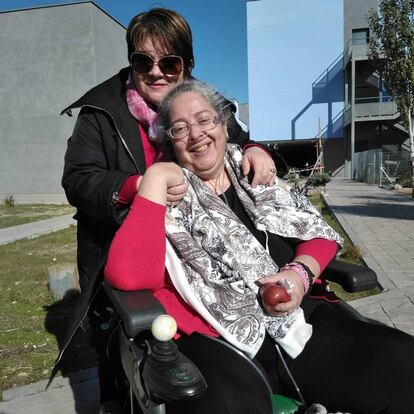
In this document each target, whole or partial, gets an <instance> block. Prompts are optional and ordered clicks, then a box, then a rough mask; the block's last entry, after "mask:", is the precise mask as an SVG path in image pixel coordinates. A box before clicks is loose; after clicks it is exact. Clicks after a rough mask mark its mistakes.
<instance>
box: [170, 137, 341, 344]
mask: <svg viewBox="0 0 414 414" xmlns="http://www.w3.org/2000/svg"><path fill="white" fill-rule="evenodd" d="M241 159H242V153H241V151H240V149H239V147H237V146H235V145H233V144H228V147H227V151H226V159H225V167H226V169H227V172H228V173H229V176H230V180H231V182H232V185H233V186H234V188H235V190H236V192H237V195H238V197H239V198H240V201H241V203H242V205H243V207H244V209H245V210H246V212H247V214H248V216H249V218H250V219H251V220H252V222H253V224H254V225H255V227H256V228H257V229H259V230H263V231H268V232H271V233H275V234H277V235H280V236H282V237H289V238H294V239H299V240H310V239H313V238H317V237H318V238H326V239H329V240H335V241H337V242H338V243H339V244H341V243H342V240H341V238H340V236H339V235H338V234H337V233H336V232H335V231H334V230H333V229H332V228H331V227H329V226H328V225H327V224H326V223H325V221H324V220H323V218H322V217H321V215H320V213H319V212H318V211H317V210H316V209H315V208H314V207H313V206H312V205H311V204H310V202H309V201H308V200H307V198H306V197H304V196H303V195H301V194H299V193H297V192H295V191H294V190H293V189H291V188H290V187H289V186H287V185H286V184H285V183H283V182H281V181H279V180H278V181H277V182H276V183H275V185H273V186H269V187H266V186H258V187H256V188H252V187H251V186H250V185H249V183H248V181H247V179H246V178H244V177H242V174H241ZM183 171H184V174H185V176H186V178H187V180H188V182H189V184H190V187H189V190H188V192H187V194H186V196H185V197H184V199H183V200H182V201H181V202H180V203H179V204H178V206H176V207H172V208H169V210H168V212H167V216H166V231H167V237H168V239H169V241H170V243H171V244H172V245H173V246H174V249H175V251H176V253H177V255H178V257H179V258H180V260H181V263H182V266H183V267H184V270H185V275H186V277H187V279H188V283H189V285H190V286H191V289H192V290H193V292H194V293H195V294H196V296H197V297H198V299H199V300H200V301H201V302H202V304H203V305H204V307H205V308H207V309H208V311H209V313H210V314H211V315H212V316H213V317H214V319H215V320H217V321H218V322H219V323H220V325H221V326H222V327H224V328H225V329H226V330H227V332H229V333H230V334H231V335H233V336H234V337H235V338H236V339H237V341H239V342H241V343H243V344H245V345H247V346H248V347H250V348H251V349H253V350H255V351H257V350H258V349H259V348H260V346H261V344H262V342H263V339H264V335H265V331H266V330H267V331H268V332H269V334H270V335H271V336H272V337H273V338H274V339H275V340H276V341H278V340H279V339H281V338H284V337H285V335H286V333H287V332H288V330H289V329H290V327H291V325H292V324H293V323H294V321H295V319H296V318H297V315H298V313H301V312H302V310H301V309H300V308H299V309H295V310H294V311H291V312H289V313H288V314H287V315H285V316H284V317H278V318H276V317H272V316H269V315H267V314H265V313H264V312H263V310H262V308H261V306H260V304H259V301H258V300H257V293H258V285H257V284H256V281H257V279H259V278H261V277H263V276H268V275H271V274H274V273H277V271H278V266H277V265H276V263H275V262H274V261H273V260H272V258H271V257H270V255H269V254H268V253H267V252H266V249H265V248H263V247H262V245H261V244H260V243H259V242H258V241H257V240H256V238H255V237H254V236H253V235H252V234H251V233H250V231H249V230H248V229H247V228H246V227H245V226H244V225H243V224H242V223H241V221H240V220H239V219H238V218H237V216H236V215H235V214H234V213H233V211H232V210H231V209H230V208H229V207H228V206H227V205H226V204H225V203H224V202H223V201H222V200H221V199H220V198H219V197H218V196H217V195H216V194H215V193H214V192H213V191H211V190H210V189H209V188H208V187H207V186H206V185H205V184H204V182H203V181H202V180H200V179H199V178H198V177H197V176H196V175H195V174H194V173H192V172H190V171H188V170H186V169H183Z"/></svg>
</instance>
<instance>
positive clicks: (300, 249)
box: [295, 239, 338, 273]
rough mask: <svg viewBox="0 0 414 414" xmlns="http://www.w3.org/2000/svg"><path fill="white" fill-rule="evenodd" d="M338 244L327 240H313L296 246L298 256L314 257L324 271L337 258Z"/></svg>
mask: <svg viewBox="0 0 414 414" xmlns="http://www.w3.org/2000/svg"><path fill="white" fill-rule="evenodd" d="M337 250H338V244H337V243H336V242H335V241H332V240H327V239H312V240H308V241H304V242H301V243H299V244H298V245H297V246H296V254H295V255H296V256H300V255H307V256H311V257H313V258H314V259H315V260H316V261H317V262H318V263H319V266H320V268H321V273H322V272H323V271H324V269H325V267H326V266H327V265H328V263H329V262H330V261H331V260H332V259H333V258H334V257H335V254H336V252H337Z"/></svg>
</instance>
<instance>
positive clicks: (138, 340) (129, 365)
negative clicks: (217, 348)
mask: <svg viewBox="0 0 414 414" xmlns="http://www.w3.org/2000/svg"><path fill="white" fill-rule="evenodd" d="M321 279H324V280H326V281H330V282H335V283H338V284H339V285H341V286H342V288H343V289H344V290H345V291H347V292H351V293H354V292H360V291H364V290H369V289H373V288H375V287H377V286H378V281H377V276H376V274H375V272H374V271H373V270H372V269H369V268H367V267H364V266H359V265H355V264H352V263H347V262H343V261H338V260H333V261H332V262H331V263H330V264H329V265H328V266H327V268H326V269H325V271H324V272H323V274H322V275H321ZM104 288H105V292H106V295H107V296H108V298H109V300H110V302H111V304H112V306H113V308H114V310H115V315H116V318H117V321H118V326H119V340H120V356H121V361H122V367H123V370H124V374H125V377H126V379H127V382H128V384H129V402H130V407H129V410H130V414H136V413H139V412H141V413H142V414H165V413H166V408H165V403H164V401H161V400H154V399H153V398H151V396H150V395H149V391H148V387H147V383H146V382H147V381H148V378H145V375H144V374H145V373H144V370H143V366H144V365H145V361H146V360H147V358H148V349H150V346H149V342H148V341H150V340H151V334H150V329H151V325H152V322H153V321H154V319H155V318H156V317H157V316H159V315H162V314H165V310H164V308H163V306H162V305H161V304H160V303H159V302H158V301H157V300H156V299H155V297H154V296H153V295H152V293H151V292H150V291H148V290H142V291H132V292H126V291H120V290H117V289H114V288H112V287H111V286H109V285H107V284H105V283H104ZM338 305H339V306H341V307H342V309H343V310H344V311H345V312H349V313H351V314H352V315H353V316H354V317H355V318H359V319H362V320H368V319H367V318H365V317H363V316H362V315H360V314H359V313H358V312H357V311H356V310H355V309H353V308H352V307H351V306H350V305H348V304H347V303H346V302H343V301H341V300H340V301H339V302H338ZM371 322H372V321H371ZM170 342H171V341H170ZM222 342H223V343H224V344H225V345H226V346H228V347H230V348H233V349H234V351H235V352H237V353H239V355H240V357H242V358H245V359H246V360H249V361H250V359H249V358H248V357H247V356H245V355H244V354H243V353H242V352H240V351H239V350H237V349H236V348H234V347H233V346H232V345H230V344H227V343H225V342H224V341H222ZM250 365H251V366H252V367H253V368H254V370H255V371H256V372H257V375H258V378H261V380H262V381H264V383H265V384H266V386H267V387H268V389H269V393H270V394H272V392H271V388H270V385H269V384H268V382H267V379H266V376H265V374H264V373H263V372H261V370H260V369H259V368H258V367H257V366H256V365H255V364H254V363H253V362H251V361H250ZM184 397H185V396H184ZM137 403H138V405H139V408H138V407H136V404H137ZM291 407H292V409H291V411H289V409H288V410H286V409H283V411H280V410H279V411H276V412H280V413H281V412H283V413H284V414H288V413H293V412H294V411H296V409H297V407H298V405H297V404H296V403H293V404H292V405H291ZM136 409H139V410H140V411H137V410H136Z"/></svg>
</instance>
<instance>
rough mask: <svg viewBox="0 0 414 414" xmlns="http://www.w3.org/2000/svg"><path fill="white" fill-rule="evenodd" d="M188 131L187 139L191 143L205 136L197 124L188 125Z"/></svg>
mask: <svg viewBox="0 0 414 414" xmlns="http://www.w3.org/2000/svg"><path fill="white" fill-rule="evenodd" d="M189 128H190V131H189V133H188V139H191V140H193V141H196V140H198V139H200V138H203V137H204V136H205V134H206V133H205V132H204V131H203V130H202V129H201V128H200V125H198V124H191V125H189Z"/></svg>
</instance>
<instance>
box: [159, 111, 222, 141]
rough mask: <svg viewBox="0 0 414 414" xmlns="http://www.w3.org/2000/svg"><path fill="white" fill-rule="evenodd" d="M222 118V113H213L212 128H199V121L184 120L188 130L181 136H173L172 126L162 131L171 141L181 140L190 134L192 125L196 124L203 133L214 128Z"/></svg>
mask: <svg viewBox="0 0 414 414" xmlns="http://www.w3.org/2000/svg"><path fill="white" fill-rule="evenodd" d="M222 120H223V115H218V114H217V115H215V116H214V117H213V119H212V121H213V123H214V126H213V127H212V128H209V129H201V127H200V122H194V123H191V124H190V123H189V122H184V121H182V122H183V123H184V124H186V126H187V128H188V132H187V134H186V135H184V136H183V137H181V138H174V137H173V136H172V133H171V130H172V129H173V128H174V127H173V126H172V127H170V128H167V129H164V132H165V133H166V134H167V135H168V138H170V140H171V141H173V142H178V141H181V140H182V139H184V138H187V137H188V136H189V135H190V132H191V128H192V127H193V126H196V125H198V129H199V131H201V132H203V133H206V132H208V131H212V130H213V129H214V128H216V127H217V126H218V124H219V123H220V122H221V121H222Z"/></svg>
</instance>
